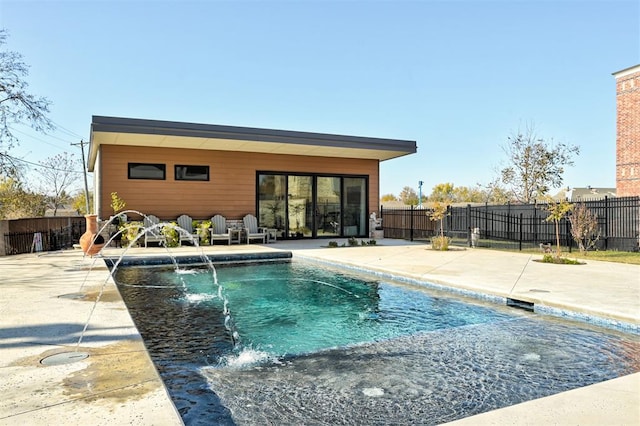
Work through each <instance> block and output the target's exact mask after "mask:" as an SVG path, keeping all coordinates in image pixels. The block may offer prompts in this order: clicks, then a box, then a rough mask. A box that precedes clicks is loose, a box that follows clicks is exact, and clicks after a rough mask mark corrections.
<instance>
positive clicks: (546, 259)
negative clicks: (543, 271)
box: [541, 253, 583, 265]
mask: <svg viewBox="0 0 640 426" xmlns="http://www.w3.org/2000/svg"><path fill="white" fill-rule="evenodd" d="M541 262H542V263H555V264H558V265H582V264H583V263H582V262H580V261H578V260H575V259H567V258H566V257H557V256H555V255H553V254H551V253H547V254H545V255H544V256H542V260H541Z"/></svg>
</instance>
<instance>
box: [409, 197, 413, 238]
mask: <svg viewBox="0 0 640 426" xmlns="http://www.w3.org/2000/svg"><path fill="white" fill-rule="evenodd" d="M409 241H413V204H411V217H410V218H409Z"/></svg>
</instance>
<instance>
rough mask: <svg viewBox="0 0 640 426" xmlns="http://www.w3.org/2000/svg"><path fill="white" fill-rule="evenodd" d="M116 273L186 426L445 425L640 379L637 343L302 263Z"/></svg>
mask: <svg viewBox="0 0 640 426" xmlns="http://www.w3.org/2000/svg"><path fill="white" fill-rule="evenodd" d="M116 272H117V273H116V281H117V282H118V285H119V288H120V291H121V293H122V295H123V298H124V300H125V303H126V304H127V306H128V308H129V310H130V312H131V315H132V317H133V319H134V321H135V322H136V325H137V326H138V329H139V330H140V332H141V334H142V336H143V338H144V339H145V343H146V345H147V348H148V349H149V351H150V354H151V356H152V358H153V360H154V362H155V363H156V365H157V367H158V370H159V371H160V373H161V375H162V377H163V379H164V381H165V383H166V384H167V387H168V389H169V392H170V394H171V395H172V398H173V400H174V402H175V403H176V406H177V408H178V409H179V411H180V413H181V414H182V416H183V420H184V421H185V423H186V424H188V425H196V424H203V425H204V424H327V425H328V424H390V423H395V424H440V423H443V422H447V421H452V420H455V419H459V418H462V417H467V416H470V415H473V414H477V413H481V412H485V411H489V410H493V409H496V408H501V407H504V406H508V405H512V404H515V403H519V402H523V401H527V400H530V399H534V398H539V397H543V396H547V395H551V394H554V393H558V392H562V391H566V390H569V389H574V388H577V387H581V386H586V385H588V384H592V383H597V382H600V381H603V380H608V379H611V378H615V377H619V376H622V375H625V374H630V373H633V372H636V371H639V370H640V359H639V357H640V355H639V354H638V352H639V351H638V348H639V338H638V336H635V335H627V334H624V333H619V332H616V331H611V330H606V329H601V328H597V327H591V326H587V325H584V324H578V323H573V322H568V321H563V320H559V319H550V318H544V317H541V316H539V315H536V314H533V313H530V312H526V311H522V310H517V309H513V308H508V307H506V306H498V305H492V304H485V303H482V302H479V301H475V300H463V299H460V298H457V297H453V296H451V295H450V294H449V293H446V292H434V291H431V290H427V289H425V288H418V287H410V286H407V285H403V284H399V283H394V282H389V281H386V280H377V279H372V278H370V277H366V276H354V275H352V274H350V273H344V272H341V271H336V270H329V269H324V268H318V267H317V266H314V265H308V264H304V263H297V262H292V263H280V264H256V265H249V266H242V267H219V268H218V269H217V276H218V281H219V283H220V284H221V286H222V288H221V289H219V288H217V287H216V286H215V284H214V283H213V275H212V273H211V271H210V270H208V269H206V268H205V269H196V268H191V267H182V270H181V271H180V272H179V273H178V272H176V271H175V270H174V269H171V268H166V267H164V268H155V267H154V268H149V267H134V268H129V267H126V268H121V269H119V270H118V271H116ZM220 296H224V297H220ZM223 299H226V305H227V309H228V310H229V312H230V321H229V322H228V325H229V328H231V329H232V331H233V332H235V333H237V335H238V336H239V340H238V341H237V342H234V341H233V339H232V338H231V332H230V331H229V330H228V329H227V328H226V327H225V316H226V315H225V302H224V300H223Z"/></svg>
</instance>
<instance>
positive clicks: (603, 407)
mask: <svg viewBox="0 0 640 426" xmlns="http://www.w3.org/2000/svg"><path fill="white" fill-rule="evenodd" d="M341 242H342V241H341ZM326 243H327V242H326V241H324V240H316V241H282V242H280V241H279V242H277V243H276V244H270V245H268V246H263V245H251V246H246V245H242V246H231V247H228V246H215V247H207V248H205V249H204V250H205V252H210V253H226V252H257V251H269V250H290V251H292V252H293V253H294V259H296V258H304V259H307V260H312V261H316V262H324V263H331V264H340V265H345V266H347V267H350V268H354V269H367V270H373V271H376V272H378V273H382V274H391V275H396V276H402V277H405V278H406V279H411V280H414V279H415V280H421V281H428V282H432V283H438V284H442V285H445V286H448V287H453V288H457V289H463V290H466V291H471V292H475V293H482V294H488V295H495V296H500V297H510V298H514V299H518V300H524V301H528V302H532V303H535V305H536V307H540V308H544V309H549V310H550V311H551V312H556V313H559V312H564V313H567V312H568V313H576V314H577V315H578V316H580V315H588V316H592V317H597V318H600V319H601V320H602V321H603V322H607V323H610V324H616V323H617V324H626V325H627V326H629V327H630V328H633V329H635V330H638V328H639V327H640V266H634V265H622V264H614V263H605V262H597V261H588V262H587V264H586V265H580V266H566V265H549V264H541V263H537V262H534V261H533V260H534V259H535V258H539V257H541V256H530V255H525V254H520V253H506V252H497V251H491V250H484V249H478V250H470V249H469V250H462V249H460V250H454V251H449V252H435V251H432V250H428V249H427V246H425V245H422V244H412V243H407V242H405V241H398V240H381V241H379V244H380V245H379V246H376V247H344V248H334V249H328V248H325V247H323V246H324V245H326ZM121 252H122V250H121V249H107V250H105V254H108V255H111V254H112V255H118V254H119V253H121ZM166 253H167V252H166V250H165V249H151V248H149V249H132V250H130V251H129V252H128V253H127V254H129V255H133V256H136V255H145V256H147V255H166ZM172 253H174V254H176V255H177V254H182V253H184V254H187V253H188V254H194V253H200V252H199V251H198V250H196V249H194V248H187V247H183V248H180V249H172ZM101 291H102V295H101V297H100V302H99V303H97V304H96V303H94V301H95V299H96V297H97V295H98V294H99V293H100V292H101ZM87 320H89V321H88V324H89V325H88V328H87V332H86V333H85V334H84V336H83V339H82V342H81V343H80V345H78V340H79V338H80V334H81V332H82V329H83V328H84V326H85V324H86V323H87ZM61 352H62V353H66V354H69V355H68V356H69V357H72V356H75V354H78V353H80V354H82V353H84V354H88V355H89V356H88V357H87V358H85V359H83V360H80V361H77V362H73V363H67V364H61V365H47V366H45V365H42V364H41V363H40V360H42V359H44V358H46V357H47V356H48V355H51V354H56V353H61ZM66 356H67V355H65V357H66ZM0 393H1V395H2V397H1V398H0V425H23V424H29V425H49V424H66V425H80V424H93V425H107V424H109V425H114V424H117V425H122V424H136V425H179V424H181V423H182V422H181V419H180V416H179V415H178V413H177V412H176V410H175V408H174V406H173V404H172V402H171V400H170V398H169V397H168V395H167V392H166V390H165V388H164V385H163V383H162V381H161V380H160V378H159V376H158V374H157V372H156V370H155V368H154V366H153V364H152V363H151V361H150V358H149V356H148V354H147V352H146V350H145V348H144V345H143V343H142V340H141V338H140V335H139V333H138V331H137V330H136V328H135V326H134V325H133V321H132V320H131V317H130V316H129V314H128V312H127V310H126V307H125V306H124V303H123V302H122V300H121V298H120V296H119V294H118V291H117V289H116V287H115V285H114V284H113V283H112V282H111V280H110V278H109V274H108V272H107V270H106V268H105V267H104V263H103V262H102V261H101V260H100V259H95V260H94V259H90V258H85V257H83V255H82V253H81V252H79V251H67V252H58V253H50V254H40V255H36V254H33V255H19V256H10V257H2V258H0ZM639 407H640V373H636V374H633V375H629V376H625V377H622V378H619V379H615V380H611V381H608V382H604V383H600V384H596V385H592V386H588V387H585V388H581V389H576V390H573V391H570V392H565V393H562V394H558V395H554V396H550V397H547V398H542V399H539V400H535V401H530V402H526V403H523V404H519V405H516V406H512V407H508V408H505V409H501V410H496V411H493V412H489V413H485V414H481V415H478V416H474V417H470V418H467V419H463V420H460V421H458V422H454V423H455V424H469V425H478V424H487V425H489V424H495V425H498V424H500V425H502V424H513V425H538V424H558V425H563V424H572V425H577V424H579V425H588V424H594V425H595V424H610V425H611V424H617V425H638V424H640V408H639Z"/></svg>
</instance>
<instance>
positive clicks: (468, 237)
mask: <svg viewBox="0 0 640 426" xmlns="http://www.w3.org/2000/svg"><path fill="white" fill-rule="evenodd" d="M467 230H468V231H467V246H469V247H471V204H467Z"/></svg>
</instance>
